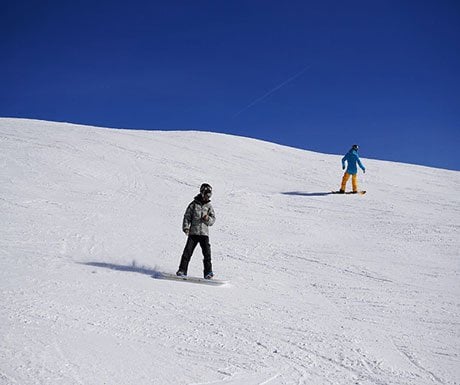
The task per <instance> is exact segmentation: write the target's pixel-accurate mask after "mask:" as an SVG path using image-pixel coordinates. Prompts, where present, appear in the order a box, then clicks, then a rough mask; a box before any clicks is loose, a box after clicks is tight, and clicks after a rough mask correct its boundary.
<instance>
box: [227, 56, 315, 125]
mask: <svg viewBox="0 0 460 385" xmlns="http://www.w3.org/2000/svg"><path fill="white" fill-rule="evenodd" d="M310 67H311V65H307V66H306V67H304V68H303V69H302V70H301V71H299V72H297V73H296V74H295V75H293V76H291V77H290V78H289V79H287V80H285V81H284V82H282V83H281V84H279V85H277V86H276V87H274V88H272V89H271V90H270V91H268V92H267V93H266V94H264V95H262V96H260V97H258V98H257V99H255V100H254V101H252V102H251V103H249V104H248V105H247V106H246V107H244V108H243V109H241V110H240V111H238V112H237V113H236V114H235V115H233V118H236V117H237V116H238V115H239V114H241V113H242V112H244V111H246V110H247V109H248V108H251V107H252V106H253V105H255V104H257V103H259V102H261V101H262V100H264V99H265V98H268V97H269V96H270V95H271V94H273V93H274V92H276V91H278V90H279V89H280V88H281V87H284V86H285V85H286V84H288V83H289V82H292V81H293V80H294V79H296V78H298V77H299V76H300V75H302V74H303V73H304V72H305V71H306V70H307V69H309V68H310Z"/></svg>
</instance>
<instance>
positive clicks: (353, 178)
mask: <svg viewBox="0 0 460 385" xmlns="http://www.w3.org/2000/svg"><path fill="white" fill-rule="evenodd" d="M351 185H352V187H353V192H358V174H354V175H352V176H351Z"/></svg>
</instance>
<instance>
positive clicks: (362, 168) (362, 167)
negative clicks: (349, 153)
mask: <svg viewBox="0 0 460 385" xmlns="http://www.w3.org/2000/svg"><path fill="white" fill-rule="evenodd" d="M356 159H357V161H358V166H359V167H361V170H363V172H366V167H364V166H363V164H362V163H361V159H359V156H358V157H357V158H356Z"/></svg>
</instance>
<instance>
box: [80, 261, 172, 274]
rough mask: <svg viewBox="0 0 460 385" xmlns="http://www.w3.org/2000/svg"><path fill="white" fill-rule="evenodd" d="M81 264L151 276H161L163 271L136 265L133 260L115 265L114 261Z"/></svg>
mask: <svg viewBox="0 0 460 385" xmlns="http://www.w3.org/2000/svg"><path fill="white" fill-rule="evenodd" d="M80 264H81V265H86V266H93V267H101V268H104V269H110V270H117V271H128V272H130V273H139V274H145V275H150V276H152V277H153V278H162V277H163V275H164V274H165V273H162V272H161V271H159V270H157V269H156V268H153V269H152V268H150V267H146V266H138V265H136V263H135V262H133V263H132V264H131V265H116V264H114V263H105V262H80Z"/></svg>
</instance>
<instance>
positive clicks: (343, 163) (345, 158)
mask: <svg viewBox="0 0 460 385" xmlns="http://www.w3.org/2000/svg"><path fill="white" fill-rule="evenodd" d="M346 160H347V156H346V155H345V156H344V157H343V158H342V170H345V161H346Z"/></svg>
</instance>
